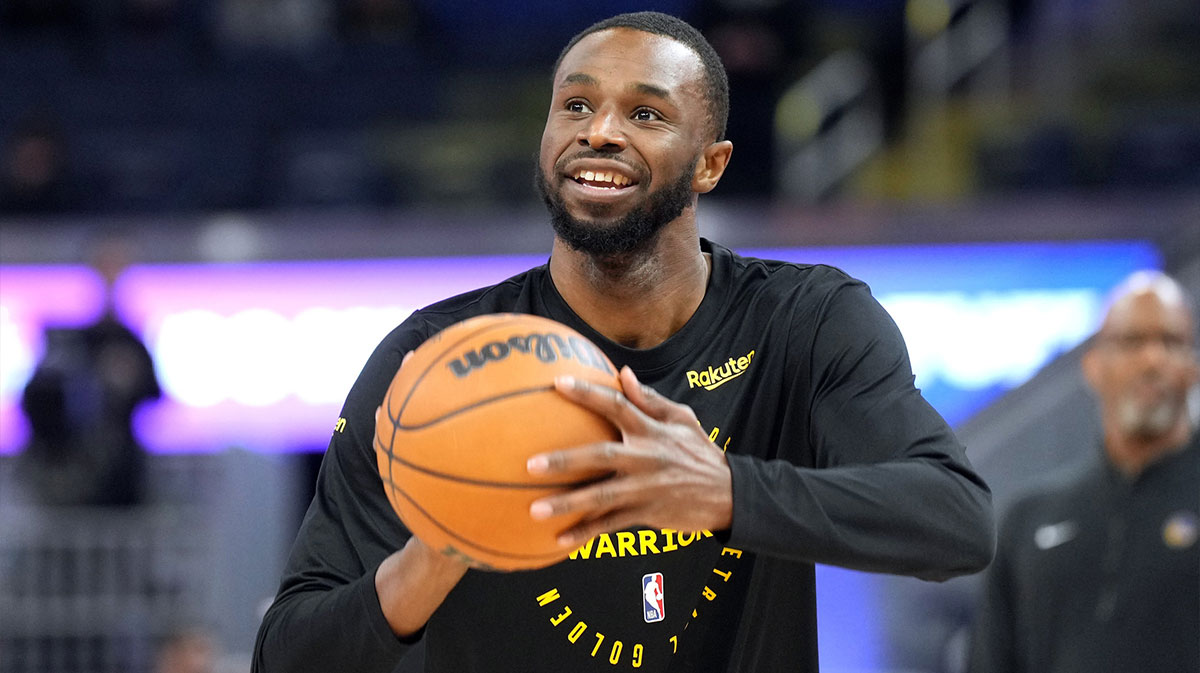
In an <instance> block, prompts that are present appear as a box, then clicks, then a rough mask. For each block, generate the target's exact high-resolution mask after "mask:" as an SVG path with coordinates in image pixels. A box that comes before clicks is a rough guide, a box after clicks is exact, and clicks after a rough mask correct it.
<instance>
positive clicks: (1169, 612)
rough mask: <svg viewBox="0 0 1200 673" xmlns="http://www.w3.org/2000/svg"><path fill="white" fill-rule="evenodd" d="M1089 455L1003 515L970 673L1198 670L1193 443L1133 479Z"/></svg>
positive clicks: (1196, 455)
mask: <svg viewBox="0 0 1200 673" xmlns="http://www.w3.org/2000/svg"><path fill="white" fill-rule="evenodd" d="M1099 453H1100V452H1099V451H1097V454H1098V455H1097V458H1096V460H1095V462H1094V463H1093V464H1092V465H1089V466H1088V467H1087V469H1085V470H1082V471H1080V472H1078V473H1074V474H1071V475H1069V476H1067V477H1064V478H1056V479H1052V480H1050V481H1049V483H1047V484H1043V485H1041V486H1039V487H1037V488H1034V489H1032V490H1031V491H1030V492H1029V493H1027V494H1026V495H1025V496H1024V497H1022V498H1021V499H1019V500H1018V501H1017V502H1016V503H1015V504H1014V505H1013V506H1012V507H1011V508H1010V509H1009V510H1008V512H1007V513H1006V514H1005V516H1004V523H1003V525H1002V527H1001V532H1000V541H999V548H998V550H997V552H996V561H995V563H994V564H993V566H992V568H990V569H989V570H988V574H987V578H986V580H987V581H986V585H985V593H984V600H983V604H982V605H981V608H980V610H979V611H978V616H977V619H976V624H975V633H974V637H973V639H972V647H971V661H970V668H969V670H970V671H971V673H1127V672H1130V671H1137V673H1196V671H1200V540H1198V538H1200V435H1196V437H1194V438H1193V440H1192V442H1191V444H1190V446H1189V447H1187V448H1185V449H1184V450H1183V451H1181V452H1179V453H1175V454H1172V455H1170V456H1168V457H1166V458H1164V459H1162V460H1161V461H1159V462H1156V463H1155V464H1153V465H1151V466H1150V467H1148V468H1146V470H1145V471H1143V472H1142V474H1140V475H1139V476H1138V477H1137V478H1136V479H1133V480H1130V479H1128V478H1126V477H1125V476H1124V475H1122V474H1120V473H1119V472H1117V470H1116V469H1115V468H1113V467H1112V466H1111V465H1109V464H1108V462H1107V461H1106V460H1104V459H1102V458H1101V457H1100V456H1099Z"/></svg>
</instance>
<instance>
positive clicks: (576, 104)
mask: <svg viewBox="0 0 1200 673" xmlns="http://www.w3.org/2000/svg"><path fill="white" fill-rule="evenodd" d="M563 107H564V108H566V109H567V111H568V112H576V113H579V114H587V113H589V112H591V111H592V108H590V107H588V104H587V103H585V102H583V101H581V100H579V99H572V100H569V101H567V104H566V105H564V106H563Z"/></svg>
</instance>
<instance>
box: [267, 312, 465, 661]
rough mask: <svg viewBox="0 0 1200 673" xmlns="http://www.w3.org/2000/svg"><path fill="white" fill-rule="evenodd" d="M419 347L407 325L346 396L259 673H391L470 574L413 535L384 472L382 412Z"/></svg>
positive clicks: (273, 612) (271, 614)
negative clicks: (403, 359) (406, 357)
mask: <svg viewBox="0 0 1200 673" xmlns="http://www.w3.org/2000/svg"><path fill="white" fill-rule="evenodd" d="M407 324H408V323H406V325H407ZM397 335H399V336H397ZM419 341H420V337H419V336H418V333H417V332H416V331H415V330H412V329H409V330H407V331H405V326H401V328H400V329H398V330H397V331H396V332H394V333H393V335H391V336H389V337H388V339H386V340H385V341H384V343H383V344H381V345H380V347H379V348H378V349H377V350H376V352H375V354H373V355H372V356H371V359H370V360H369V361H368V363H367V366H366V367H365V368H364V369H363V373H362V374H361V375H360V376H359V379H358V381H357V382H356V383H355V385H354V388H353V390H351V392H350V395H349V396H348V397H347V401H346V405H345V407H344V410H343V412H342V413H343V418H344V419H345V421H346V422H345V424H344V426H341V427H340V429H339V430H337V431H335V433H334V436H333V439H332V440H331V441H330V444H329V449H328V451H327V452H326V454H325V459H324V461H323V462H322V464H321V471H320V474H319V475H318V477H317V487H316V494H315V495H314V497H313V501H312V504H311V505H310V506H309V509H308V512H307V513H306V514H305V517H304V521H303V522H302V524H301V527H300V532H299V534H298V535H297V538H296V542H295V544H294V546H293V548H292V553H291V557H290V558H289V560H288V563H287V567H286V568H285V570H284V578H283V582H282V584H281V586H280V590H279V594H278V596H277V597H276V599H275V602H274V604H272V606H271V607H270V609H269V610H268V611H267V613H266V615H265V616H264V618H263V623H262V625H261V627H260V629H259V634H258V641H257V643H256V645H255V653H254V662H253V670H254V671H256V672H262V673H269V672H273V671H287V672H288V673H293V672H303V671H314V672H316V671H322V672H323V671H332V670H346V665H347V662H355V666H356V667H355V669H354V670H357V671H380V672H390V671H392V670H394V669H395V668H396V665H397V662H398V661H399V660H400V658H401V657H402V656H403V655H404V653H405V652H406V651H407V649H408V647H409V645H411V644H412V643H413V642H416V640H417V639H419V637H420V634H421V629H422V628H423V626H424V624H425V622H426V621H427V620H428V618H429V616H430V615H431V614H432V613H433V611H434V610H435V609H436V608H437V607H438V606H439V605H440V604H441V602H442V600H444V599H445V597H446V595H447V594H448V593H449V591H450V590H451V589H452V588H453V587H454V585H455V584H457V582H458V580H459V579H460V578H461V577H462V575H463V574H464V573H465V572H466V567H465V566H463V565H462V564H460V563H458V562H455V561H452V560H451V559H448V558H446V557H443V556H441V555H440V554H436V553H434V552H432V551H431V550H429V549H428V548H427V547H425V545H423V544H421V543H420V542H419V541H418V540H416V538H412V537H411V536H410V534H409V533H408V531H407V530H405V529H404V527H403V525H402V524H401V523H400V521H399V519H398V518H397V517H396V515H395V514H394V513H393V511H392V509H391V505H390V504H389V503H388V501H387V496H386V494H385V493H384V490H383V486H382V483H381V482H380V479H379V473H378V469H377V467H376V458H375V452H374V447H373V437H374V413H375V409H376V408H377V406H378V404H379V401H380V400H382V399H383V394H384V391H385V390H386V388H387V386H388V384H390V382H391V379H392V376H393V375H394V373H395V371H396V369H397V368H398V367H399V364H400V356H399V354H400V353H404V352H407V351H408V350H409V349H410V347H411V346H413V345H415V343H419Z"/></svg>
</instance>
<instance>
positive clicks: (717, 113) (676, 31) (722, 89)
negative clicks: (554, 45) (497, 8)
mask: <svg viewBox="0 0 1200 673" xmlns="http://www.w3.org/2000/svg"><path fill="white" fill-rule="evenodd" d="M610 28H629V29H631V30H640V31H642V32H643V33H651V34H653V35H662V36H663V37H669V38H671V39H672V40H675V41H676V42H678V43H680V44H682V45H684V46H685V47H687V48H688V49H691V50H692V51H693V52H695V54H696V55H697V56H699V57H700V63H701V64H703V66H704V79H705V84H706V89H707V90H706V91H705V92H704V93H705V94H706V98H708V118H709V124H710V125H711V127H712V132H713V141H714V142H716V141H719V140H724V139H725V124H726V122H727V121H728V120H729V77H728V75H726V74H725V64H723V63H721V57H720V56H718V55H717V50H716V49H713V46H712V45H711V44H709V43H708V40H707V39H705V37H704V35H703V34H702V33H701V32H700V31H699V30H696V29H695V28H694V27H693V26H692V25H691V24H689V23H688V22H687V21H684V20H683V19H680V18H678V17H675V16H671V15H670V14H663V13H662V12H630V13H628V14H618V15H616V16H614V17H611V18H608V19H604V20H603V21H598V22H596V23H593V24H592V25H590V26H588V27H587V28H584V29H583V30H582V31H580V32H579V33H577V34H576V35H575V37H573V38H571V41H570V42H568V43H567V46H565V47H563V50H562V51H561V52H560V53H559V54H558V60H556V61H555V62H554V71H553V74H552V76H553V75H557V74H558V67H559V66H560V65H562V61H563V58H564V57H565V56H566V55H567V52H569V51H571V49H572V48H574V46H575V45H576V44H579V41H580V40H582V39H583V38H585V37H587V36H588V35H591V34H592V33H598V32H600V31H602V30H608V29H610Z"/></svg>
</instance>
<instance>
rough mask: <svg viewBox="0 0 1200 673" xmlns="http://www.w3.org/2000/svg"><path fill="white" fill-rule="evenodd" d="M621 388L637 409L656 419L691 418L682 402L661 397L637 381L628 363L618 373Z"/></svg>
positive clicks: (683, 420) (680, 420) (678, 419)
mask: <svg viewBox="0 0 1200 673" xmlns="http://www.w3.org/2000/svg"><path fill="white" fill-rule="evenodd" d="M619 376H620V379H621V390H623V391H624V392H625V397H627V398H628V399H629V401H630V402H632V403H633V405H634V406H636V407H637V408H638V409H640V410H641V411H642V412H644V413H645V414H646V415H647V416H649V417H650V418H653V419H654V420H656V421H671V420H673V421H677V422H685V421H688V420H691V419H690V418H689V416H690V415H691V414H690V413H689V412H690V410H689V409H688V408H687V407H685V406H684V405H682V404H678V403H676V402H672V401H671V400H669V399H667V398H666V397H663V396H662V395H661V394H660V393H659V392H658V391H657V390H655V389H653V388H651V387H650V386H648V385H646V384H644V383H642V382H641V381H638V378H637V374H634V373H633V370H632V369H630V368H629V366H628V365H626V366H624V367H622V368H621V372H620V374H619Z"/></svg>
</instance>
